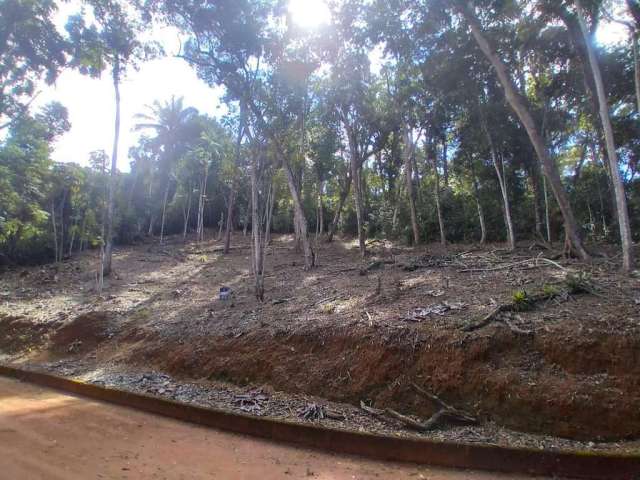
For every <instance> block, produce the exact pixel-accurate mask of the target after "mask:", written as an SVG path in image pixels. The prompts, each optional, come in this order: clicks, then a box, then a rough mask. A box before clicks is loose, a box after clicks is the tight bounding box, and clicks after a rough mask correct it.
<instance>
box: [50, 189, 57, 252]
mask: <svg viewBox="0 0 640 480" xmlns="http://www.w3.org/2000/svg"><path fill="white" fill-rule="evenodd" d="M51 224H52V225H53V261H54V262H55V263H58V227H57V225H56V202H55V201H54V200H51Z"/></svg>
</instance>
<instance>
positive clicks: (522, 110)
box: [457, 1, 589, 260]
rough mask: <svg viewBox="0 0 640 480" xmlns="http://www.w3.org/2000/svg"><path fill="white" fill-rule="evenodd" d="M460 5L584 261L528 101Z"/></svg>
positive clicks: (568, 208)
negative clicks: (532, 149) (527, 104)
mask: <svg viewBox="0 0 640 480" xmlns="http://www.w3.org/2000/svg"><path fill="white" fill-rule="evenodd" d="M457 5H458V9H459V11H460V13H461V14H462V16H463V18H464V19H465V20H466V22H467V23H468V24H469V27H470V28H471V33H472V35H473V37H474V38H475V40H476V42H477V44H478V47H479V48H480V50H481V51H482V53H483V54H484V55H485V56H486V57H487V60H489V62H490V63H491V65H492V66H493V69H494V71H495V73H496V75H497V76H498V79H499V81H500V84H501V85H502V88H503V89H504V91H505V96H506V98H507V101H508V102H509V105H511V107H512V108H513V110H514V111H515V113H516V115H517V116H518V118H519V119H520V121H521V122H522V125H523V126H524V128H525V129H526V131H527V133H528V135H529V138H530V139H531V143H532V144H533V148H534V149H535V151H536V154H537V156H538V159H539V160H540V163H541V167H542V171H543V173H544V175H545V176H546V177H547V179H548V181H549V183H550V185H551V189H552V191H553V193H554V195H555V198H556V201H557V202H558V206H559V207H560V210H561V211H562V216H563V218H564V227H565V232H566V235H567V240H568V241H569V242H570V243H571V246H572V247H573V249H574V250H575V251H576V253H577V254H578V255H579V256H580V257H581V258H582V259H585V260H586V259H588V258H589V254H588V253H587V251H586V250H585V249H584V247H583V245H582V239H581V237H580V232H579V230H578V223H577V222H576V219H575V216H574V214H573V210H572V208H571V205H570V204H569V199H568V198H567V194H566V191H565V189H564V186H563V185H562V180H561V179H560V174H559V173H558V169H557V166H556V165H555V164H554V162H553V159H552V158H551V157H550V155H549V152H548V151H547V147H546V145H545V144H544V140H543V138H542V136H541V135H540V132H539V130H538V127H537V126H536V123H535V121H534V119H533V117H532V116H531V113H530V112H529V110H528V108H527V106H526V103H525V101H524V100H523V98H522V96H521V95H520V93H518V91H517V89H516V87H515V86H514V84H513V81H512V80H511V78H510V77H509V74H508V71H507V67H506V65H505V64H504V62H503V61H502V60H501V59H500V57H499V56H498V54H497V53H496V51H495V50H494V49H493V48H492V47H491V45H490V43H489V41H488V40H487V38H486V37H485V34H484V32H483V30H482V27H481V25H480V22H479V21H478V19H477V17H476V16H475V14H474V13H473V11H474V7H473V5H471V4H470V3H466V2H464V1H460V2H458V3H457Z"/></svg>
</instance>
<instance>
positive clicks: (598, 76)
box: [576, 0, 634, 272]
mask: <svg viewBox="0 0 640 480" xmlns="http://www.w3.org/2000/svg"><path fill="white" fill-rule="evenodd" d="M576 9H577V13H578V22H579V23H580V30H581V31H582V36H583V38H584V41H585V44H586V48H587V54H588V56H589V64H590V65H591V71H592V73H593V77H594V80H595V84H596V93H597V97H598V105H599V107H600V120H601V121H602V127H603V130H604V136H605V141H606V144H607V157H608V160H609V172H610V174H611V181H612V183H613V190H614V193H615V200H616V209H617V213H618V226H619V229H620V240H621V243H622V269H623V270H624V271H626V272H629V271H631V270H632V269H633V266H634V260H633V240H632V238H631V224H630V222H629V211H628V210H627V198H626V195H625V191H624V185H623V183H622V176H621V175H620V167H619V166H618V155H617V152H616V145H615V139H614V136H613V127H612V125H611V117H610V116H609V105H608V103H607V96H606V93H605V90H604V82H603V80H602V73H601V72H600V65H599V64H598V59H597V58H596V55H595V52H594V50H593V47H592V46H591V42H590V38H589V33H588V31H587V27H586V24H585V20H584V11H583V9H582V5H581V2H580V0H576Z"/></svg>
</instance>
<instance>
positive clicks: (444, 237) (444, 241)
mask: <svg viewBox="0 0 640 480" xmlns="http://www.w3.org/2000/svg"><path fill="white" fill-rule="evenodd" d="M427 155H428V153H427ZM433 173H434V175H435V180H436V185H435V189H434V196H435V199H436V212H437V213H438V226H439V228H440V243H441V244H442V246H446V245H447V233H446V231H445V227H444V217H443V216H442V209H441V208H440V174H439V173H438V161H437V160H436V157H434V158H433Z"/></svg>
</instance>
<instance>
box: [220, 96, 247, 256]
mask: <svg viewBox="0 0 640 480" xmlns="http://www.w3.org/2000/svg"><path fill="white" fill-rule="evenodd" d="M244 122H245V106H244V104H243V103H242V102H240V125H239V126H238V137H237V139H236V158H235V166H236V168H239V167H240V147H241V146H242V139H243V137H244ZM236 188H237V186H236V178H235V173H234V178H233V180H232V181H231V190H230V191H229V203H228V205H227V207H228V208H227V227H226V229H225V232H224V249H223V252H224V253H225V254H227V253H229V249H230V248H231V229H232V228H233V207H234V204H235V200H236Z"/></svg>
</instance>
